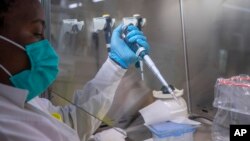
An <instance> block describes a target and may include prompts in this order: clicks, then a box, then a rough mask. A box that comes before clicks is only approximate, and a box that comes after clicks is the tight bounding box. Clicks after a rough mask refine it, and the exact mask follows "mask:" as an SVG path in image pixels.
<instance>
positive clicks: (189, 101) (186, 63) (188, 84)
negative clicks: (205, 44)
mask: <svg viewBox="0 0 250 141" xmlns="http://www.w3.org/2000/svg"><path fill="white" fill-rule="evenodd" d="M179 3H180V16H181V30H182V40H183V53H184V59H185V76H186V87H187V100H188V112H189V113H190V114H191V113H192V111H191V102H192V101H191V95H190V83H189V82H190V76H189V68H188V66H189V65H188V51H187V42H186V29H185V19H184V6H183V0H179Z"/></svg>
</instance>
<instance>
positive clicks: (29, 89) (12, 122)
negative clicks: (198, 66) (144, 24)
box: [0, 0, 149, 141]
mask: <svg viewBox="0 0 250 141" xmlns="http://www.w3.org/2000/svg"><path fill="white" fill-rule="evenodd" d="M44 28H45V27H44V11H43V9H42V7H41V5H40V2H39V1H38V0H0V140H1V141H80V140H82V141H85V140H88V139H89V137H90V136H91V135H92V134H93V133H94V132H95V130H96V129H97V128H98V127H99V125H100V123H101V122H100V121H99V120H98V119H96V118H94V117H92V116H90V115H89V114H87V113H86V112H82V110H81V109H84V110H86V111H87V112H88V113H91V114H93V115H95V116H97V117H98V118H100V119H102V118H103V117H104V116H105V114H106V113H107V112H108V110H109V108H110V106H111V104H112V101H113V98H114V94H115V91H116V89H117V86H118V84H119V82H120V80H121V78H122V77H123V76H124V74H125V72H126V70H127V69H128V68H129V66H131V65H133V64H134V63H135V62H136V61H138V58H137V57H136V55H135V53H134V52H133V51H132V50H131V49H130V48H131V47H133V43H138V44H139V45H141V46H143V47H145V49H146V50H148V49H149V45H148V43H147V40H146V37H145V36H144V35H143V33H142V32H140V31H139V30H138V29H137V28H136V27H134V26H129V27H128V31H129V32H128V34H127V37H126V38H127V41H128V42H129V43H128V44H129V45H127V44H126V43H125V42H124V40H122V39H121V38H120V35H121V32H122V27H121V26H118V27H117V28H116V29H115V30H114V32H113V35H112V41H111V52H110V53H109V57H108V58H107V60H106V62H105V63H104V64H103V66H102V67H101V69H100V70H99V71H98V73H97V74H96V76H95V77H94V78H93V79H92V80H91V81H89V82H88V83H87V84H86V85H85V86H84V88H83V89H80V90H77V91H76V92H75V94H74V105H73V104H72V105H67V106H64V107H59V106H53V105H52V104H51V103H50V101H48V100H47V99H42V98H39V97H38V96H39V95H40V94H41V93H42V92H44V91H45V90H46V89H47V88H48V87H49V85H51V84H52V83H53V82H54V80H55V79H56V76H57V74H58V62H59V59H58V56H57V54H56V52H55V51H54V49H53V47H52V46H51V44H50V43H49V41H47V40H46V39H44ZM86 69H87V68H86ZM75 105H77V106H75ZM77 107H78V108H77ZM55 117H57V118H55Z"/></svg>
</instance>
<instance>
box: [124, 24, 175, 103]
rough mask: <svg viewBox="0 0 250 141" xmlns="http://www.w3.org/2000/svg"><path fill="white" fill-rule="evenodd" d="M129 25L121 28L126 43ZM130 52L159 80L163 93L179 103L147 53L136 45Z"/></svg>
mask: <svg viewBox="0 0 250 141" xmlns="http://www.w3.org/2000/svg"><path fill="white" fill-rule="evenodd" d="M128 27H129V25H128V26H127V25H124V26H123V33H122V37H123V39H124V40H125V42H128V41H126V36H127V33H128V31H127V30H128V29H127V28H128ZM131 50H133V51H134V52H135V53H136V56H138V57H139V58H140V60H143V61H144V62H145V63H146V65H147V66H148V67H149V69H150V70H151V71H152V72H153V74H154V75H155V76H156V77H157V78H158V79H159V80H160V82H161V84H162V86H163V89H164V92H166V93H169V94H171V95H172V96H173V98H174V99H175V101H176V102H177V103H179V101H178V99H177V98H176V96H175V94H174V92H173V89H172V88H171V87H170V86H169V85H168V83H167V81H166V80H165V79H164V78H163V76H162V75H161V73H160V71H159V69H158V68H157V67H156V65H155V63H154V62H153V60H152V59H151V58H150V57H149V55H148V53H147V51H146V50H145V48H144V47H141V46H140V45H138V44H137V43H136V44H135V45H134V47H133V48H131Z"/></svg>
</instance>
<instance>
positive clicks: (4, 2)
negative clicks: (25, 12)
mask: <svg viewBox="0 0 250 141" xmlns="http://www.w3.org/2000/svg"><path fill="white" fill-rule="evenodd" d="M15 2H16V0H0V28H1V27H2V26H3V24H4V16H3V14H4V13H6V12H8V10H9V8H10V6H11V4H13V3H15Z"/></svg>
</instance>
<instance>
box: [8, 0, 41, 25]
mask: <svg viewBox="0 0 250 141" xmlns="http://www.w3.org/2000/svg"><path fill="white" fill-rule="evenodd" d="M8 13H9V14H10V16H11V17H12V18H15V20H14V21H16V20H19V21H26V22H29V21H32V20H36V19H42V20H43V19H44V11H43V8H42V6H41V4H40V2H39V1H38V0H16V2H15V3H14V4H13V5H12V6H11V7H10V8H9V12H8Z"/></svg>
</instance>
